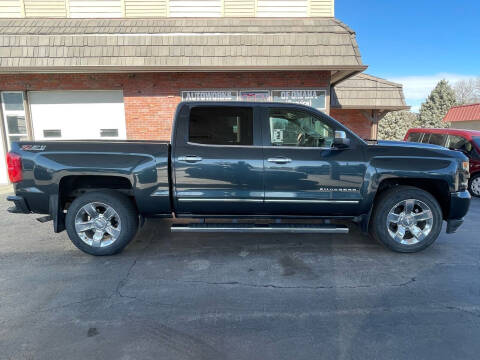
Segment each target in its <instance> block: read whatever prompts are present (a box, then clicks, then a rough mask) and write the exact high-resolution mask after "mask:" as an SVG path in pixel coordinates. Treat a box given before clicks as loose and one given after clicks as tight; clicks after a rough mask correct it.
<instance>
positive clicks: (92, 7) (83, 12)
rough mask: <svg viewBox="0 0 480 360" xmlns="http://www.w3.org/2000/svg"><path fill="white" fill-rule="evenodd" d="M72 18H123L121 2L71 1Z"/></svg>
mask: <svg viewBox="0 0 480 360" xmlns="http://www.w3.org/2000/svg"><path fill="white" fill-rule="evenodd" d="M69 4H70V17H72V18H118V17H122V16H123V4H122V1H121V0H69Z"/></svg>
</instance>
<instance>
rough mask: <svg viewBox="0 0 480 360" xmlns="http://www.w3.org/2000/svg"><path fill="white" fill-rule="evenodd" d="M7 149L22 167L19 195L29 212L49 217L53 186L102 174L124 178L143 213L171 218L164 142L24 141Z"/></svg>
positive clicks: (168, 147)
mask: <svg viewBox="0 0 480 360" xmlns="http://www.w3.org/2000/svg"><path fill="white" fill-rule="evenodd" d="M12 150H13V151H14V152H16V153H18V154H20V155H21V156H22V162H23V167H24V176H23V177H24V181H23V184H22V188H21V189H18V193H19V194H20V193H22V192H28V199H29V203H28V206H29V209H30V210H31V211H33V212H37V213H50V209H49V208H47V207H48V206H49V203H50V202H51V199H49V194H51V193H52V189H51V187H52V186H59V185H60V184H61V182H65V181H74V177H78V176H99V175H101V176H104V177H106V178H105V179H107V180H108V177H109V176H111V177H118V176H120V177H123V178H125V181H126V182H127V181H128V182H129V183H130V184H131V192H132V195H133V196H134V198H135V201H136V204H137V207H138V209H139V210H140V211H141V212H142V213H145V214H171V206H170V192H169V176H170V175H169V153H170V143H169V142H167V141H76V140H75V141H36V142H29V141H25V142H18V143H14V144H13V145H12ZM63 195H64V194H63ZM60 196H62V194H60Z"/></svg>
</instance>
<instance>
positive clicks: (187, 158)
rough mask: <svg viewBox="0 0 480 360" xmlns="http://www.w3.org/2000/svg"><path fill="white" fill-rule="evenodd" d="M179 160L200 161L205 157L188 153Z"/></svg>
mask: <svg viewBox="0 0 480 360" xmlns="http://www.w3.org/2000/svg"><path fill="white" fill-rule="evenodd" d="M178 160H180V161H186V162H199V161H202V160H203V159H202V158H201V157H200V156H195V155H187V156H180V157H179V158H178Z"/></svg>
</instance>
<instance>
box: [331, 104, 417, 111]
mask: <svg viewBox="0 0 480 360" xmlns="http://www.w3.org/2000/svg"><path fill="white" fill-rule="evenodd" d="M331 108H332V109H344V110H380V111H382V110H388V111H398V110H410V108H411V107H410V106H408V105H405V106H375V105H371V106H370V105H347V106H339V105H332V106H331Z"/></svg>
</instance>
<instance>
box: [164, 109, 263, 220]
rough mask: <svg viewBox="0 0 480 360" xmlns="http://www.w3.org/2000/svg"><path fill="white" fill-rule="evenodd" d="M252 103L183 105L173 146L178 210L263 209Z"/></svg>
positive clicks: (245, 211) (258, 136)
mask: <svg viewBox="0 0 480 360" xmlns="http://www.w3.org/2000/svg"><path fill="white" fill-rule="evenodd" d="M255 113H256V111H255V109H254V107H253V106H242V105H241V104H239V105H234V106H228V105H219V106H212V105H201V104H197V105H193V104H192V105H185V106H184V108H183V109H182V110H181V111H180V113H179V115H178V119H177V122H176V128H175V135H174V139H175V142H174V144H173V154H172V159H173V174H174V181H175V187H174V201H175V207H176V209H177V212H178V213H179V214H205V215H230V214H255V213H260V212H262V211H263V198H264V190H263V152H262V146H261V143H262V138H261V124H260V122H259V120H258V119H257V116H255Z"/></svg>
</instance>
